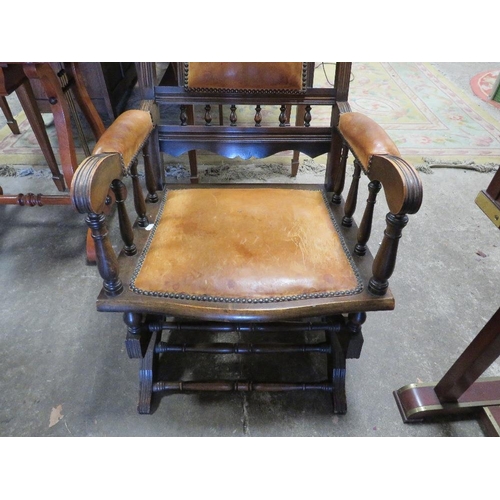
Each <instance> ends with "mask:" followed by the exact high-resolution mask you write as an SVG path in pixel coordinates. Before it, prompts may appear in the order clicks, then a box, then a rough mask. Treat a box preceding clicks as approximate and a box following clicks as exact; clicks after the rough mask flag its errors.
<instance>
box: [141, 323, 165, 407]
mask: <svg viewBox="0 0 500 500" xmlns="http://www.w3.org/2000/svg"><path fill="white" fill-rule="evenodd" d="M160 336H161V334H160V333H158V332H154V333H153V334H152V335H151V339H150V340H149V344H148V348H147V350H146V353H145V354H144V357H143V358H142V359H141V368H140V370H139V404H138V405H137V411H138V412H139V413H141V414H147V413H151V401H152V398H153V383H154V377H155V371H156V365H157V363H158V354H156V352H155V351H156V345H157V344H158V342H159V341H160Z"/></svg>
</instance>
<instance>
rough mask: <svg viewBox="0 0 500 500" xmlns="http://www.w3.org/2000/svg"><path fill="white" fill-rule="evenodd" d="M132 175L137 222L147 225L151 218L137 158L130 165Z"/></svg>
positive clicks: (140, 224) (143, 225) (141, 225)
mask: <svg viewBox="0 0 500 500" xmlns="http://www.w3.org/2000/svg"><path fill="white" fill-rule="evenodd" d="M130 177H131V178H132V189H133V193H134V207H135V211H136V213H137V217H138V221H137V223H138V224H139V226H140V227H146V226H147V225H148V224H149V220H148V217H147V215H146V202H145V201H144V197H143V194H142V188H141V184H140V180H139V174H138V172H137V160H134V161H133V162H132V164H131V165H130Z"/></svg>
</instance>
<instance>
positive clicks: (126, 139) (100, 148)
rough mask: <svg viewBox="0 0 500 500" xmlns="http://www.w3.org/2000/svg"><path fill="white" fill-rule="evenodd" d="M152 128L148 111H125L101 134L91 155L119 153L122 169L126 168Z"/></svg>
mask: <svg viewBox="0 0 500 500" xmlns="http://www.w3.org/2000/svg"><path fill="white" fill-rule="evenodd" d="M153 127H154V124H153V120H152V119H151V114H150V113H149V112H148V111H143V110H140V109H131V110H129V111H125V112H124V113H122V114H121V115H120V116H118V118H117V119H116V120H115V121H114V122H113V123H112V124H111V126H110V127H109V128H108V129H107V130H106V131H105V132H104V134H102V136H101V138H100V139H99V141H98V142H97V144H96V145H95V147H94V150H93V151H92V155H96V154H102V153H120V155H121V158H122V161H123V167H124V168H127V167H129V166H130V163H131V162H132V160H134V159H135V157H136V156H137V154H138V153H139V151H140V150H141V148H142V146H143V145H144V143H145V142H146V140H147V139H148V137H149V134H150V133H151V131H152V130H153Z"/></svg>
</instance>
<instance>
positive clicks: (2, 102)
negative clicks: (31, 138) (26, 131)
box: [0, 96, 21, 135]
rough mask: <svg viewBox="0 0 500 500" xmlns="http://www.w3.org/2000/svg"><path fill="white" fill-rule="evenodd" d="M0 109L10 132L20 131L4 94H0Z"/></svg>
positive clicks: (16, 132)
mask: <svg viewBox="0 0 500 500" xmlns="http://www.w3.org/2000/svg"><path fill="white" fill-rule="evenodd" d="M0 109H1V110H2V112H3V114H4V116H5V119H6V120H7V125H8V126H9V128H10V130H11V132H12V133H13V134H16V135H19V134H20V133H21V131H20V130H19V126H18V124H17V122H16V120H15V118H14V117H13V116H12V112H11V110H10V108H9V103H8V102H7V99H6V98H5V97H4V96H0Z"/></svg>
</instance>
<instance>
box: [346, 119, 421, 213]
mask: <svg viewBox="0 0 500 500" xmlns="http://www.w3.org/2000/svg"><path fill="white" fill-rule="evenodd" d="M338 129H339V131H340V133H341V134H342V136H343V138H344V139H345V140H346V141H347V143H348V144H349V147H350V148H351V150H352V151H353V153H354V155H355V156H356V158H357V159H358V160H359V161H360V163H361V165H362V167H363V169H364V170H365V172H366V174H367V175H368V177H369V178H370V179H371V180H377V181H379V182H380V183H381V184H382V186H383V188H384V192H385V196H386V199H387V203H388V206H389V209H390V211H391V212H392V213H393V214H412V213H416V212H417V211H418V210H419V208H420V205H421V204H422V182H421V180H420V176H419V175H418V172H417V171H416V170H415V169H414V168H413V167H412V166H411V165H410V164H409V163H408V162H406V161H405V160H403V159H402V158H401V153H400V152H399V150H398V148H397V146H396V145H395V144H394V142H393V141H392V139H391V138H390V137H389V136H388V135H387V132H386V131H385V130H384V129H383V128H382V127H381V126H380V125H378V124H377V123H376V122H374V121H373V120H372V119H371V118H368V117H367V116H365V115H363V114H362V113H355V112H348V113H343V114H341V115H340V118H339V125H338Z"/></svg>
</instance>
